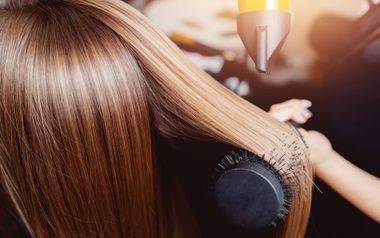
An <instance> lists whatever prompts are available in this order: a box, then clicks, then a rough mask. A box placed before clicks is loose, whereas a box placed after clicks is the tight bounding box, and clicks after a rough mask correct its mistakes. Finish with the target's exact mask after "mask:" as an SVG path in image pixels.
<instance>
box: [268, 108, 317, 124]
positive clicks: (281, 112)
mask: <svg viewBox="0 0 380 238" xmlns="http://www.w3.org/2000/svg"><path fill="white" fill-rule="evenodd" d="M269 113H270V114H271V115H272V116H273V117H274V118H276V119H277V120H279V121H282V122H284V121H289V120H292V121H294V122H296V123H300V124H303V123H305V122H306V121H307V120H308V119H309V118H310V117H311V116H312V113H311V112H310V111H309V110H308V109H304V108H300V107H295V106H292V107H284V108H281V109H277V110H272V111H270V112H269Z"/></svg>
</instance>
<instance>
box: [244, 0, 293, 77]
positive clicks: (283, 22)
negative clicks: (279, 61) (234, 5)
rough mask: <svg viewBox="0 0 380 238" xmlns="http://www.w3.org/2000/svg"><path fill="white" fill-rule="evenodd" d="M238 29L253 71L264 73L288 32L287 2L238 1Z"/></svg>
mask: <svg viewBox="0 0 380 238" xmlns="http://www.w3.org/2000/svg"><path fill="white" fill-rule="evenodd" d="M237 28H238V33H239V36H240V38H241V40H242V41H243V44H244V46H245V48H246V49H247V51H248V53H249V55H250V56H251V57H252V59H253V61H254V62H255V64H256V69H257V70H258V71H259V72H262V73H267V72H268V69H269V64H270V61H271V59H272V58H273V56H274V55H275V54H276V53H277V52H278V51H279V50H280V49H281V47H282V45H283V43H284V42H285V39H286V37H287V35H288V34H289V31H290V13H289V0H239V15H238V18H237Z"/></svg>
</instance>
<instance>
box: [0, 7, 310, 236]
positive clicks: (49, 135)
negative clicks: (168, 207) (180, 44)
mask: <svg viewBox="0 0 380 238" xmlns="http://www.w3.org/2000/svg"><path fill="white" fill-rule="evenodd" d="M0 125H1V126H0V184H1V186H2V187H3V188H4V190H5V191H6V192H7V194H8V195H9V197H10V200H11V201H12V203H13V206H14V207H15V209H16V210H17V211H18V214H19V216H20V217H21V219H22V221H23V223H24V224H25V225H26V227H27V228H28V230H29V231H30V232H31V233H32V234H34V235H35V236H42V237H43V236H53V237H63V236H65V237H66V236H75V237H88V236H106V237H157V236H162V237H167V236H168V234H167V233H166V232H167V231H166V230H165V223H166V222H167V221H166V219H168V218H167V217H165V212H164V211H165V208H164V207H163V205H162V204H163V203H162V194H161V189H160V183H161V182H160V174H159V171H158V167H157V160H158V158H154V156H153V155H154V149H153V148H154V147H153V144H152V131H153V130H155V131H157V132H158V133H159V134H161V135H163V136H165V137H166V138H168V139H171V140H183V139H185V138H191V139H213V140H216V141H220V142H223V143H229V144H232V145H235V146H238V147H241V148H244V149H248V150H250V151H252V152H255V153H256V154H259V155H265V158H268V159H269V158H270V159H273V160H275V161H277V160H278V162H281V166H282V168H283V170H284V171H286V173H285V172H284V176H285V177H286V181H287V182H288V183H289V185H292V186H296V187H297V188H298V189H297V190H296V191H297V194H298V195H297V196H295V197H294V201H293V203H294V207H293V209H292V211H291V212H290V218H289V222H288V223H287V227H290V228H289V229H287V230H288V232H289V230H292V232H295V234H297V232H301V233H302V232H303V231H304V228H305V227H304V226H305V224H306V220H307V215H308V210H309V204H310V197H309V196H310V188H311V181H310V180H308V177H307V175H308V174H309V172H310V169H309V167H308V161H307V159H306V156H305V151H304V149H305V147H304V145H303V144H302V142H301V140H300V139H299V137H298V136H297V135H296V133H295V132H294V131H293V130H291V129H290V128H289V127H287V126H286V125H283V124H281V123H278V122H276V121H275V120H273V119H271V118H270V117H269V116H267V115H266V114H265V113H264V112H262V111H261V110H260V109H257V108H256V107H254V106H252V105H250V104H249V103H247V102H245V101H243V100H242V99H240V98H239V97H237V96H235V95H233V94H232V93H230V92H229V91H228V90H226V89H225V88H223V86H221V85H219V84H218V83H217V82H215V81H214V80H212V79H211V78H209V77H208V76H207V75H206V74H205V73H203V72H201V71H200V70H198V69H196V68H195V67H194V66H192V65H191V64H190V63H188V61H187V60H186V59H185V58H184V57H183V56H182V54H181V52H180V51H179V50H178V49H177V48H176V47H175V46H174V45H173V44H172V43H171V42H170V41H169V40H168V39H167V38H166V37H165V36H164V35H162V34H161V33H160V32H159V31H157V30H156V28H155V27H153V26H152V25H151V24H150V23H149V22H148V21H147V20H146V19H145V18H144V17H143V16H142V15H141V14H139V13H138V12H137V11H135V10H134V9H132V8H130V7H129V6H128V5H127V4H125V3H123V2H121V1H118V0H107V1H100V0H61V1H59V0H45V1H43V0H40V1H38V0H29V1H27V0H25V1H22V0H18V1H12V0H0ZM291 144H292V145H295V147H292V148H291V149H289V148H290V147H289V145H291ZM305 217H306V218H305ZM285 234H288V233H286V232H285ZM289 234H291V233H289Z"/></svg>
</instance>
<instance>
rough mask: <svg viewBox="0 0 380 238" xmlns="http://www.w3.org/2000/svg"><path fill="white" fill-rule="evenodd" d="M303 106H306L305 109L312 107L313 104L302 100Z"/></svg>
mask: <svg viewBox="0 0 380 238" xmlns="http://www.w3.org/2000/svg"><path fill="white" fill-rule="evenodd" d="M302 105H303V106H305V107H311V105H313V103H312V102H311V101H309V100H306V99H304V100H302Z"/></svg>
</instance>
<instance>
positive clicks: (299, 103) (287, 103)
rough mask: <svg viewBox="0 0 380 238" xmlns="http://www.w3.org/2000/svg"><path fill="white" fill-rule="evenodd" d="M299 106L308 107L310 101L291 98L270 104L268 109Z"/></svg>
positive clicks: (310, 104) (310, 103)
mask: <svg viewBox="0 0 380 238" xmlns="http://www.w3.org/2000/svg"><path fill="white" fill-rule="evenodd" d="M291 106H296V107H301V108H309V107H311V106H312V102H311V101H309V100H306V99H302V100H301V99H291V100H288V101H285V102H283V103H278V104H274V105H272V106H271V108H270V110H279V109H282V108H285V107H291Z"/></svg>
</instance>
